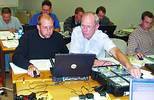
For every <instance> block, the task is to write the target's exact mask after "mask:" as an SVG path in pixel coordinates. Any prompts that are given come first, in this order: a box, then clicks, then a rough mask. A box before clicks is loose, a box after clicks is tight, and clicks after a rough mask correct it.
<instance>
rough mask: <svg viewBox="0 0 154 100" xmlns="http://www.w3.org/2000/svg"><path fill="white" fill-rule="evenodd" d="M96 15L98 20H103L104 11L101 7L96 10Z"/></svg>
mask: <svg viewBox="0 0 154 100" xmlns="http://www.w3.org/2000/svg"><path fill="white" fill-rule="evenodd" d="M96 14H97V16H98V17H99V19H103V18H104V16H105V14H106V9H105V8H104V7H103V6H100V7H98V8H97V9H96Z"/></svg>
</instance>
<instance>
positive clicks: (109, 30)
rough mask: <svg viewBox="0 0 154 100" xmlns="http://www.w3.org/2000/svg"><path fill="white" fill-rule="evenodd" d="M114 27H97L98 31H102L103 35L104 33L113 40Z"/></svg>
mask: <svg viewBox="0 0 154 100" xmlns="http://www.w3.org/2000/svg"><path fill="white" fill-rule="evenodd" d="M116 27H117V26H116V25H111V26H99V28H98V29H99V30H102V32H104V33H106V34H107V35H108V36H109V38H113V37H114V36H113V33H114V31H115V29H116Z"/></svg>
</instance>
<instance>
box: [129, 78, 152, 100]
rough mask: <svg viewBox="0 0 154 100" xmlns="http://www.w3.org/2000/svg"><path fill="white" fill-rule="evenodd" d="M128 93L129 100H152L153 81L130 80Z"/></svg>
mask: <svg viewBox="0 0 154 100" xmlns="http://www.w3.org/2000/svg"><path fill="white" fill-rule="evenodd" d="M129 91H130V92H129V100H152V99H153V98H154V79H132V80H131V81H130V90H129Z"/></svg>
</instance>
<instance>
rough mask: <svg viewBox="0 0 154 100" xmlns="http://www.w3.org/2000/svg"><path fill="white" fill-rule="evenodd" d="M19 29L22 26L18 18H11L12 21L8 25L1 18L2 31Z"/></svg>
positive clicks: (0, 17) (0, 27)
mask: <svg viewBox="0 0 154 100" xmlns="http://www.w3.org/2000/svg"><path fill="white" fill-rule="evenodd" d="M19 27H22V26H21V23H20V21H19V20H18V18H17V17H14V16H11V20H10V21H9V23H7V24H6V23H5V22H4V20H3V17H2V16H0V30H9V29H11V28H14V29H16V30H18V29H19Z"/></svg>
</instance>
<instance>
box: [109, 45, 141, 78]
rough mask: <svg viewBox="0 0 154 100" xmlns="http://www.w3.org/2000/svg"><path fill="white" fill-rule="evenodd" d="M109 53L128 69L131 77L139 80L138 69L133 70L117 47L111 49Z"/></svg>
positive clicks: (139, 73)
mask: <svg viewBox="0 0 154 100" xmlns="http://www.w3.org/2000/svg"><path fill="white" fill-rule="evenodd" d="M110 52H111V54H112V55H113V56H114V57H115V58H116V59H117V60H118V61H119V62H120V63H121V64H122V65H123V66H125V67H126V68H127V69H128V71H129V72H130V74H131V75H132V76H133V77H136V78H139V77H140V76H141V71H140V69H136V68H134V67H133V65H132V64H131V63H130V62H129V60H128V58H127V57H126V56H125V55H124V54H123V53H122V52H121V51H120V50H119V49H118V48H117V47H114V48H112V49H111V50H110Z"/></svg>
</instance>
